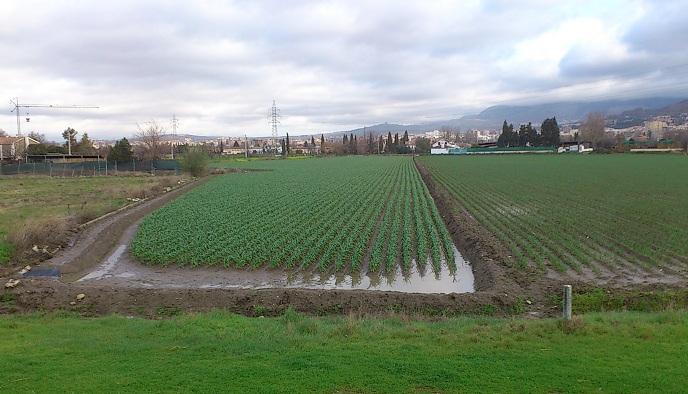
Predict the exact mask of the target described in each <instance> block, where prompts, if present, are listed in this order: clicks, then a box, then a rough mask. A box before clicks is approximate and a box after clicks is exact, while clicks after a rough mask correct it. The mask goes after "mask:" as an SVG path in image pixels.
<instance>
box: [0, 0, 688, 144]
mask: <svg viewBox="0 0 688 394" xmlns="http://www.w3.org/2000/svg"><path fill="white" fill-rule="evenodd" d="M664 4H665V3H659V2H658V3H648V5H647V7H646V9H647V10H648V11H647V13H646V14H645V15H643V16H641V18H640V19H639V20H638V21H636V22H635V23H634V24H633V25H630V26H627V27H623V28H622V30H624V31H625V33H624V35H623V40H624V43H625V44H626V45H627V46H628V48H629V51H630V52H631V54H630V58H631V59H633V61H632V62H629V61H610V60H608V59H605V58H599V59H589V58H588V57H585V56H582V54H584V53H581V51H584V48H577V47H572V48H568V49H569V51H568V53H567V54H566V56H564V58H563V59H562V60H561V62H560V64H559V74H558V75H555V76H549V77H538V76H536V75H533V74H532V73H530V72H528V70H521V69H514V70H510V69H509V68H508V67H507V69H506V70H505V69H503V68H500V67H498V66H497V64H498V63H499V62H500V61H503V60H504V59H505V58H506V57H507V56H509V55H510V54H512V53H513V52H514V51H515V50H516V48H517V46H518V44H519V43H521V42H523V41H524V40H528V39H531V38H533V37H535V36H537V35H539V34H542V33H543V32H545V31H547V30H548V29H554V28H556V27H557V26H558V25H559V24H562V23H565V22H566V21H567V20H570V19H571V18H576V17H588V18H597V19H599V20H604V21H609V23H610V25H611V24H613V23H616V25H619V24H621V25H622V26H623V19H621V17H617V18H618V19H614V18H615V13H616V10H615V7H616V5H615V4H610V5H608V6H605V5H603V4H602V5H601V4H600V3H599V2H595V1H590V2H585V3H583V4H582V5H579V6H574V5H571V4H566V5H562V3H559V2H550V1H545V0H531V1H526V2H519V3H518V4H516V3H513V2H508V1H483V2H480V3H477V4H469V5H466V4H465V3H463V2H458V1H457V2H454V3H452V2H448V3H446V4H441V5H442V6H443V7H444V8H439V7H440V3H434V2H423V1H417V2H412V1H409V2H398V1H380V2H372V3H370V4H366V3H355V4H354V3H351V2H345V1H335V2H333V3H312V2H308V1H297V2H289V4H288V6H287V5H285V4H284V3H283V2H280V1H236V2H229V3H227V2H220V1H218V2H214V1H208V2H202V3H194V2H183V1H154V2H137V1H127V2H119V1H118V2H93V3H90V4H89V3H73V2H55V3H44V2H39V3H36V4H33V3H31V2H29V3H27V4H25V5H23V9H27V8H29V9H30V8H35V9H36V12H35V13H34V14H33V15H32V18H31V19H29V20H27V19H25V18H23V17H21V15H24V13H23V11H22V10H23V9H22V10H20V11H17V10H13V11H8V12H7V15H6V16H4V17H3V16H0V24H2V25H3V26H0V33H2V34H0V53H2V54H4V55H5V56H4V57H3V62H2V64H0V77H1V78H3V80H4V81H6V83H4V84H3V86H0V96H2V95H4V96H6V97H7V98H9V97H14V96H21V97H22V98H25V99H27V100H31V101H43V100H44V97H50V98H51V99H52V98H55V99H59V101H60V102H62V103H70V102H71V101H78V102H79V103H82V102H83V103H89V102H92V103H97V104H99V105H102V106H103V109H102V110H100V111H97V112H88V111H84V112H83V113H81V112H80V113H76V112H74V113H54V114H53V113H51V114H47V113H46V114H45V116H42V117H40V118H37V122H36V126H35V127H40V128H41V130H44V131H46V132H51V133H57V131H59V130H61V129H63V128H64V126H65V124H66V123H67V122H69V123H70V124H71V123H78V121H74V120H75V119H77V117H84V118H85V119H87V120H88V121H89V122H91V123H89V125H93V124H98V123H97V122H100V124H101V125H102V126H99V127H100V129H97V130H93V132H92V133H93V134H96V135H100V136H112V135H114V134H117V133H121V130H129V129H131V128H132V125H134V124H135V123H136V122H141V121H145V120H148V119H152V118H156V119H166V118H168V117H170V116H171V114H172V112H175V113H177V115H178V116H180V117H181V118H183V125H184V127H188V128H189V129H193V130H196V131H198V132H202V133H204V134H212V133H218V134H226V133H232V132H236V133H243V132H249V133H251V134H255V135H257V134H264V133H266V132H268V125H267V121H266V118H265V115H266V112H267V108H268V106H269V104H270V101H271V100H272V98H273V97H276V98H277V99H278V103H279V104H280V106H281V107H282V110H283V111H282V112H283V115H284V117H285V118H284V121H283V126H284V128H285V131H286V130H287V129H288V128H289V127H293V128H295V129H315V128H317V129H320V130H324V131H326V130H328V129H332V130H341V129H344V128H346V127H357V126H360V125H362V124H370V123H374V122H379V121H389V122H395V123H411V122H423V121H426V120H428V119H431V120H432V119H438V118H441V117H447V118H453V117H459V116H460V115H461V114H462V111H468V110H469V109H470V110H473V109H476V108H480V107H483V106H488V105H491V104H494V103H496V102H502V101H503V100H504V98H505V97H507V98H508V99H510V100H516V102H515V103H518V100H532V97H542V99H543V100H544V99H546V97H548V95H549V94H550V93H551V92H556V91H557V90H558V89H561V88H562V87H568V86H577V85H578V84H589V83H595V81H598V80H602V79H606V78H610V77H612V78H618V79H620V80H624V81H633V80H636V79H638V78H648V75H650V76H652V77H651V79H648V80H649V81H651V82H655V83H657V84H658V85H656V86H659V87H661V88H663V89H664V90H665V91H667V92H669V91H671V92H676V90H677V89H678V90H680V88H681V87H682V86H684V85H681V84H683V83H685V82H686V81H688V75H687V74H688V72H687V71H686V70H684V69H680V68H673V69H672V68H671V67H672V66H673V65H677V64H680V63H681V62H683V63H688V60H687V59H686V58H685V57H686V55H685V53H684V52H685V51H681V50H679V47H680V46H681V45H683V39H682V37H685V36H687V35H688V32H687V31H686V27H685V26H686V25H685V23H683V24H682V23H680V22H681V18H683V17H684V16H685V9H682V7H680V6H681V3H680V2H674V3H671V4H669V3H666V4H667V5H664ZM329 6H332V7H338V8H334V9H331V8H328V7H329ZM683 8H685V7H683ZM333 10H334V11H333ZM591 10H594V11H591ZM684 19H685V18H684ZM610 28H611V27H610ZM546 50H547V48H543V51H546ZM648 53H651V54H652V56H648V55H647V54H648ZM533 67H537V64H535V63H534V65H533ZM19 74H21V78H20V77H18V75H19ZM672 83H673V85H672ZM55 89H57V90H55ZM63 89H64V90H63ZM660 90H661V89H660ZM637 92H641V93H642V91H640V90H637V89H636V90H635V93H637ZM655 93H656V92H655ZM661 93H662V92H659V94H661ZM609 94H610V95H614V94H615V93H614V92H613V91H611V92H609ZM619 94H625V93H623V92H621V93H619ZM26 96H29V97H26ZM576 98H580V97H576ZM0 127H2V128H5V129H9V130H11V129H13V118H12V116H11V114H9V113H6V114H0Z"/></svg>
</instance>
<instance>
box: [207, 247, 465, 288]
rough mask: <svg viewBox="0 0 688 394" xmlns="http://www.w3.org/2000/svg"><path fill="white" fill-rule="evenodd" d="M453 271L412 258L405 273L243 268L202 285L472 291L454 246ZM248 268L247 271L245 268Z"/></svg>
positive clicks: (459, 255)
mask: <svg viewBox="0 0 688 394" xmlns="http://www.w3.org/2000/svg"><path fill="white" fill-rule="evenodd" d="M454 256H455V262H456V271H455V272H450V270H449V268H448V266H447V265H446V264H445V263H443V264H442V266H441V270H440V272H439V273H435V272H434V271H433V270H432V267H431V265H430V263H428V264H427V265H426V269H425V272H420V271H419V270H418V268H417V265H416V264H415V262H413V264H412V266H411V269H410V270H409V273H408V274H407V275H404V274H403V273H402V271H401V268H399V267H397V270H396V272H395V273H394V274H393V275H375V274H369V275H343V274H335V275H330V276H326V277H322V276H321V275H320V274H309V273H303V272H296V273H284V272H280V271H274V270H271V271H252V273H253V274H254V275H253V276H252V277H250V278H249V277H247V275H246V273H247V272H246V271H243V273H242V274H239V272H237V273H236V274H237V275H236V276H234V275H232V276H233V279H235V283H234V284H232V283H230V281H227V280H224V281H220V282H218V283H206V284H204V285H202V286H201V287H202V288H242V289H274V288H291V289H322V290H334V289H338V290H377V291H398V292H403V293H427V294H433V293H434V294H438V293H439V294H449V293H472V292H474V291H475V287H474V277H473V270H472V268H471V265H470V264H469V263H468V262H467V261H465V260H464V258H463V256H461V253H459V251H458V250H456V248H454ZM249 272H250V271H249ZM236 282H239V283H236Z"/></svg>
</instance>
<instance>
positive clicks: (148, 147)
mask: <svg viewBox="0 0 688 394" xmlns="http://www.w3.org/2000/svg"><path fill="white" fill-rule="evenodd" d="M136 127H137V128H138V131H137V132H136V134H135V135H134V136H135V137H136V139H138V140H139V142H140V143H141V145H140V146H141V150H140V152H139V154H140V156H141V158H142V159H143V160H159V159H160V158H161V157H162V149H163V144H162V135H163V133H164V131H165V129H164V128H163V127H162V126H160V125H158V123H157V122H156V121H154V120H152V121H150V122H147V123H145V124H144V125H143V126H142V125H140V124H137V125H136Z"/></svg>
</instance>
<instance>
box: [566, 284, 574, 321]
mask: <svg viewBox="0 0 688 394" xmlns="http://www.w3.org/2000/svg"><path fill="white" fill-rule="evenodd" d="M571 298H572V294H571V285H564V319H566V320H571Z"/></svg>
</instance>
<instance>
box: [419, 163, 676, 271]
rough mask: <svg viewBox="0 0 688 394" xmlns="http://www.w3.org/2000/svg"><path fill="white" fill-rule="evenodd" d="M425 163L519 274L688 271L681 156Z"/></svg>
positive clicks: (434, 176) (434, 177)
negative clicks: (531, 270) (632, 268)
mask: <svg viewBox="0 0 688 394" xmlns="http://www.w3.org/2000/svg"><path fill="white" fill-rule="evenodd" d="M420 160H421V162H422V163H423V164H424V165H425V166H426V168H428V169H429V170H430V172H431V173H432V176H433V179H435V180H436V181H437V182H439V183H440V184H441V185H443V186H444V187H445V188H446V189H447V190H449V192H450V193H452V194H453V196H454V197H455V198H456V199H457V200H458V201H459V203H460V205H462V206H464V207H465V208H466V209H467V210H468V211H469V212H470V213H471V214H472V215H473V216H474V217H475V218H476V219H477V220H478V221H480V222H481V223H482V224H483V225H484V226H485V227H487V228H488V229H489V230H490V231H492V232H493V233H494V234H495V235H496V236H497V237H498V238H499V239H500V240H501V241H502V242H503V244H504V245H505V246H506V248H507V249H508V250H510V251H511V253H512V255H513V257H514V261H515V262H516V264H517V265H518V266H526V265H535V266H539V267H540V268H541V269H543V270H544V269H546V268H551V269H556V270H561V271H564V270H567V269H573V270H577V271H580V270H582V268H583V267H585V266H588V267H590V268H592V270H593V271H598V270H600V269H602V268H606V269H610V270H612V271H613V270H615V269H617V268H618V267H620V266H622V265H625V264H632V265H636V266H638V267H641V268H644V267H666V268H669V269H670V270H671V269H675V268H676V267H685V265H686V264H688V242H686V239H688V204H686V201H688V183H687V182H685V179H688V159H686V157H684V156H674V155H661V156H660V155H586V156H581V155H518V156H511V155H509V156H485V157H437V156H426V157H422V158H420Z"/></svg>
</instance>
